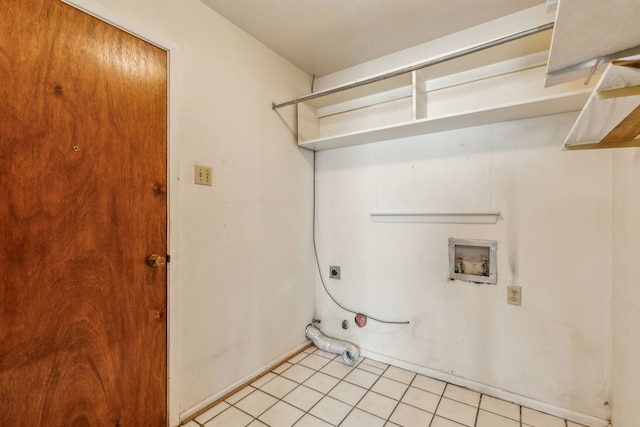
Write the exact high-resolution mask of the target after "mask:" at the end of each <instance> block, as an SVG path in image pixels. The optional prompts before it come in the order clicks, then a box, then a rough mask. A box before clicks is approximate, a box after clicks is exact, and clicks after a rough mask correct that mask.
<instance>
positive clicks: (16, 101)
mask: <svg viewBox="0 0 640 427" xmlns="http://www.w3.org/2000/svg"><path fill="white" fill-rule="evenodd" d="M0 5H1V8H0V426H29V427H34V426H53V427H57V426H130V427H147V426H165V425H166V395H167V393H166V383H167V382H166V381H167V372H166V361H167V350H166V348H167V347H166V343H167V334H166V331H167V328H166V307H167V305H166V304H167V301H166V300H167V291H166V288H167V283H166V282H167V271H166V269H165V268H151V267H149V266H148V265H147V263H146V260H147V257H148V256H149V255H150V254H151V253H154V252H155V253H157V254H160V255H163V256H164V255H165V254H166V251H167V182H166V175H167V173H166V161H167V147H166V127H167V126H166V122H167V113H166V111H167V96H166V93H167V55H166V52H165V51H163V50H161V49H159V48H157V47H155V46H153V45H150V44H149V43H146V42H144V41H142V40H140V39H137V38H135V37H133V36H131V35H129V34H127V33H125V32H123V31H121V30H118V29H116V28H114V27H113V26H110V25H108V24H106V23H104V22H102V21H100V20H97V19H95V18H93V17H91V16H89V15H87V14H85V13H83V12H81V11H79V10H76V9H74V8H72V7H70V6H69V5H66V4H64V3H62V2H60V1H58V0H30V1H24V0H1V1H0Z"/></svg>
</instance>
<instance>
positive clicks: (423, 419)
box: [185, 347, 583, 427]
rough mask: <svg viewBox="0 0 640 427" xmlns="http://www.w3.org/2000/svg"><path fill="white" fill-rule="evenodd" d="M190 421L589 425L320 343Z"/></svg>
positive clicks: (386, 426)
mask: <svg viewBox="0 0 640 427" xmlns="http://www.w3.org/2000/svg"><path fill="white" fill-rule="evenodd" d="M185 426H186V427H200V426H203V427H245V426H248V427H259V426H270V427H291V426H295V427H332V426H341V427H583V426H581V425H580V424H576V423H572V422H571V421H567V420H563V419H561V418H557V417H554V416H551V415H548V414H544V413H542V412H538V411H534V410H533V409H529V408H526V407H523V406H522V407H521V406H519V405H516V404H513V403H509V402H506V401H504V400H500V399H495V398H493V397H491V396H487V395H485V394H480V393H477V392H475V391H471V390H468V389H465V388H462V387H458V386H455V385H453V384H448V383H446V382H442V381H439V380H436V379H433V378H429V377H425V376H423V375H419V374H415V373H414V372H410V371H407V370H404V369H400V368H397V367H395V366H390V365H387V364H385V363H380V362H376V361H374V360H371V359H366V358H362V357H361V358H360V360H359V361H358V363H357V365H356V366H348V365H346V364H345V363H344V362H343V361H342V358H341V356H336V355H334V354H330V353H326V352H323V351H321V350H318V349H316V348H315V347H310V348H308V349H306V350H305V351H304V352H302V353H300V354H298V355H296V356H294V357H292V358H291V359H289V360H288V361H287V362H284V363H283V364H281V365H280V366H278V367H277V368H275V369H273V370H272V371H271V372H269V373H268V374H266V375H265V376H263V377H262V378H260V379H258V380H256V381H255V382H253V383H252V384H251V385H248V386H246V387H244V388H243V389H241V390H240V391H238V392H237V393H235V394H234V395H233V396H231V397H229V398H228V399H226V400H225V401H224V402H221V403H219V404H217V405H216V406H214V407H213V408H211V409H209V410H208V411H207V412H205V413H203V414H201V415H200V416H198V417H196V419H195V420H193V421H191V422H189V423H187V424H186V425H185Z"/></svg>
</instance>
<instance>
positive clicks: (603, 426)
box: [360, 349, 611, 427]
mask: <svg viewBox="0 0 640 427" xmlns="http://www.w3.org/2000/svg"><path fill="white" fill-rule="evenodd" d="M360 354H361V355H362V356H364V357H367V358H369V359H373V360H376V361H378V362H383V363H388V364H390V365H393V366H396V367H398V368H403V369H407V370H409V371H413V372H417V373H419V374H422V375H425V376H428V377H431V378H435V379H438V380H441V381H446V382H448V383H451V384H454V385H457V386H460V387H465V388H468V389H470V390H473V391H477V392H479V393H483V394H487V395H489V396H492V397H495V398H498V399H502V400H506V401H508V402H513V403H516V404H518V405H521V406H526V407H527V408H531V409H535V410H536V411H540V412H544V413H547V414H551V415H554V416H556V417H560V418H565V419H567V420H569V421H573V422H575V423H578V424H582V425H585V426H588V427H611V425H610V424H609V421H608V420H604V419H601V418H596V417H592V416H590V415H584V414H580V413H577V412H574V411H570V410H568V409H564V408H560V407H557V406H553V405H550V404H548V403H544V402H540V401H539V400H535V399H532V398H530V397H525V396H521V395H519V394H515V393H511V392H508V391H505V390H501V389H499V388H496V387H492V386H489V385H486V384H482V383H478V382H475V381H471V380H468V379H466V378H462V377H458V376H455V375H451V374H447V373H446V372H441V371H436V370H433V369H429V368H426V367H424V366H420V365H415V364H413V363H409V362H405V361H402V360H399V359H395V358H393V357H389V356H385V355H383V354H379V353H376V352H373V351H369V350H366V349H360Z"/></svg>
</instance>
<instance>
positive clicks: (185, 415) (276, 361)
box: [180, 341, 311, 422]
mask: <svg viewBox="0 0 640 427" xmlns="http://www.w3.org/2000/svg"><path fill="white" fill-rule="evenodd" d="M309 344H311V342H310V341H305V342H303V343H302V344H300V345H298V346H296V347H295V348H293V349H291V350H289V351H287V352H286V353H284V354H282V355H280V356H278V357H276V358H275V359H273V360H271V361H270V362H269V363H266V364H265V365H263V366H262V367H260V368H258V369H256V370H255V371H253V372H251V373H250V374H249V375H247V376H246V377H244V378H241V379H239V380H238V381H236V382H235V383H233V384H231V385H230V386H228V387H226V388H224V389H222V390H220V391H219V392H218V393H216V394H214V395H211V396H210V397H209V398H207V399H205V400H203V401H202V402H200V403H198V404H197V405H195V406H192V407H191V408H189V409H187V410H185V411H183V412H181V413H180V421H181V422H182V421H184V420H186V419H188V418H190V417H191V416H193V415H194V414H197V413H198V412H200V411H202V410H203V409H205V408H207V407H208V406H209V405H211V404H213V403H215V402H216V401H217V400H220V399H221V398H222V397H224V396H226V395H227V394H229V393H231V392H232V391H234V390H236V389H238V388H239V387H242V386H243V385H244V384H246V383H248V382H250V381H252V380H253V379H254V378H257V377H259V376H260V375H262V374H264V373H267V372H269V371H271V370H272V369H273V368H275V367H276V366H278V365H280V364H281V363H282V362H284V361H286V360H287V359H289V358H291V356H292V355H294V354H296V353H298V352H300V351H301V350H302V349H304V348H305V347H307V346H308V345H309Z"/></svg>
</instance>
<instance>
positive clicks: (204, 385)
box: [98, 0, 314, 423]
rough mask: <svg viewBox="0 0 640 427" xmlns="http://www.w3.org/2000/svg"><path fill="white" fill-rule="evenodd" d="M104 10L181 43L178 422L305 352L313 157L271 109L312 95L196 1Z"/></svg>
mask: <svg viewBox="0 0 640 427" xmlns="http://www.w3.org/2000/svg"><path fill="white" fill-rule="evenodd" d="M98 1H99V4H101V5H103V6H104V7H105V8H106V9H108V10H109V11H110V12H112V13H114V14H116V15H118V16H119V17H122V18H124V20H125V21H129V22H131V23H132V24H133V25H134V26H136V27H142V28H145V29H148V30H150V31H152V32H154V33H156V34H159V35H160V36H162V37H165V38H166V39H169V40H171V41H172V42H173V43H175V44H176V45H177V46H178V52H176V53H177V54H179V60H178V63H177V65H178V69H173V70H171V72H173V73H178V74H179V78H178V81H177V85H178V88H177V90H175V91H172V94H174V95H176V96H175V97H174V98H172V99H171V102H172V103H177V104H178V106H177V109H176V114H174V117H172V133H173V134H174V137H175V138H174V139H175V141H174V142H175V143H176V144H179V147H178V149H177V150H172V153H174V154H176V156H174V157H173V158H172V159H171V166H170V169H171V171H172V172H173V176H172V177H171V178H172V183H174V182H175V181H176V180H179V183H177V184H172V185H177V188H178V190H179V191H178V192H179V194H175V193H173V194H171V209H172V212H173V213H174V218H173V221H174V223H173V224H172V227H179V234H178V236H177V240H178V241H177V242H172V248H174V252H173V253H172V254H171V255H172V262H171V268H174V269H175V268H178V271H179V276H178V283H177V284H176V283H173V284H172V285H173V286H177V287H178V288H177V289H179V291H178V292H177V295H176V296H177V298H174V300H173V301H170V306H171V309H170V312H169V316H170V318H171V319H175V318H174V317H172V316H179V319H178V321H177V322H175V320H172V321H171V323H172V324H174V325H175V324H177V325H178V328H179V329H178V330H177V331H176V330H173V331H171V332H170V334H171V339H170V345H171V346H172V349H171V350H170V351H171V354H172V355H173V356H175V357H173V358H172V360H170V363H171V364H172V365H173V366H175V364H176V363H177V364H178V368H177V369H172V372H173V373H174V374H176V375H178V376H179V380H178V381H177V382H176V381H174V380H172V384H173V386H174V387H173V389H172V390H171V395H172V396H173V395H176V394H177V397H176V398H174V399H172V401H171V402H170V408H171V411H172V414H171V420H172V423H176V419H177V417H176V412H179V413H182V414H189V413H192V412H193V411H194V410H197V409H199V408H201V407H202V406H203V405H204V404H206V403H207V402H211V401H213V400H215V399H216V398H218V397H220V396H221V395H222V394H223V393H225V392H228V391H230V390H231V389H232V387H233V386H236V385H238V384H239V383H241V382H242V381H244V380H247V379H248V378H249V377H250V376H251V375H253V374H255V373H257V372H260V371H261V370H262V369H264V368H265V367H267V366H268V365H269V364H270V363H272V362H273V361H274V360H276V359H278V358H280V357H283V356H285V355H287V354H288V353H289V352H291V351H292V350H293V349H295V348H296V347H297V346H299V345H301V344H302V343H304V342H306V339H305V337H304V328H305V326H306V325H307V323H308V322H309V321H310V319H311V317H312V315H313V306H314V290H313V271H314V270H313V269H314V264H313V257H312V253H313V252H312V245H311V212H312V197H311V188H312V180H313V175H312V156H311V153H309V152H306V151H303V150H300V149H298V148H297V146H296V144H295V138H294V136H293V133H292V130H291V129H292V127H293V123H294V122H293V111H292V110H290V111H287V110H281V111H280V112H279V113H275V112H273V111H272V110H271V103H272V102H274V101H275V102H279V101H282V100H286V99H290V98H293V97H294V96H297V95H299V94H300V93H305V92H306V91H308V87H309V85H310V78H309V77H308V76H306V75H305V74H304V73H302V72H301V71H299V70H297V69H296V68H294V67H293V66H292V65H291V64H289V63H288V62H286V61H285V60H283V59H282V58H281V57H279V56H277V55H276V54H275V53H273V52H272V51H271V50H269V49H267V48H266V47H265V46H263V45H262V44H260V43H259V42H257V41H256V40H254V39H252V38H251V37H249V36H248V35H246V34H245V33H243V32H242V31H240V30H239V29H237V28H236V27H234V26H232V25H231V24H230V23H229V22H227V21H226V20H224V19H222V18H221V17H220V16H219V15H217V14H216V13H214V12H212V11H211V10H210V9H209V8H207V7H206V6H204V5H203V4H202V3H201V2H199V1H197V0H180V1H176V0H161V1H157V0H137V1H130V0H98ZM174 89H175V88H174ZM174 106H175V104H174ZM175 115H177V117H175ZM196 163H197V164H204V165H209V166H212V167H213V186H212V187H203V186H196V185H194V184H193V176H194V171H193V166H194V164H196ZM178 197H179V199H178ZM175 346H178V347H179V348H178V350H177V351H175ZM176 384H179V388H180V390H179V392H176V390H175V388H176V387H177V386H176Z"/></svg>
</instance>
